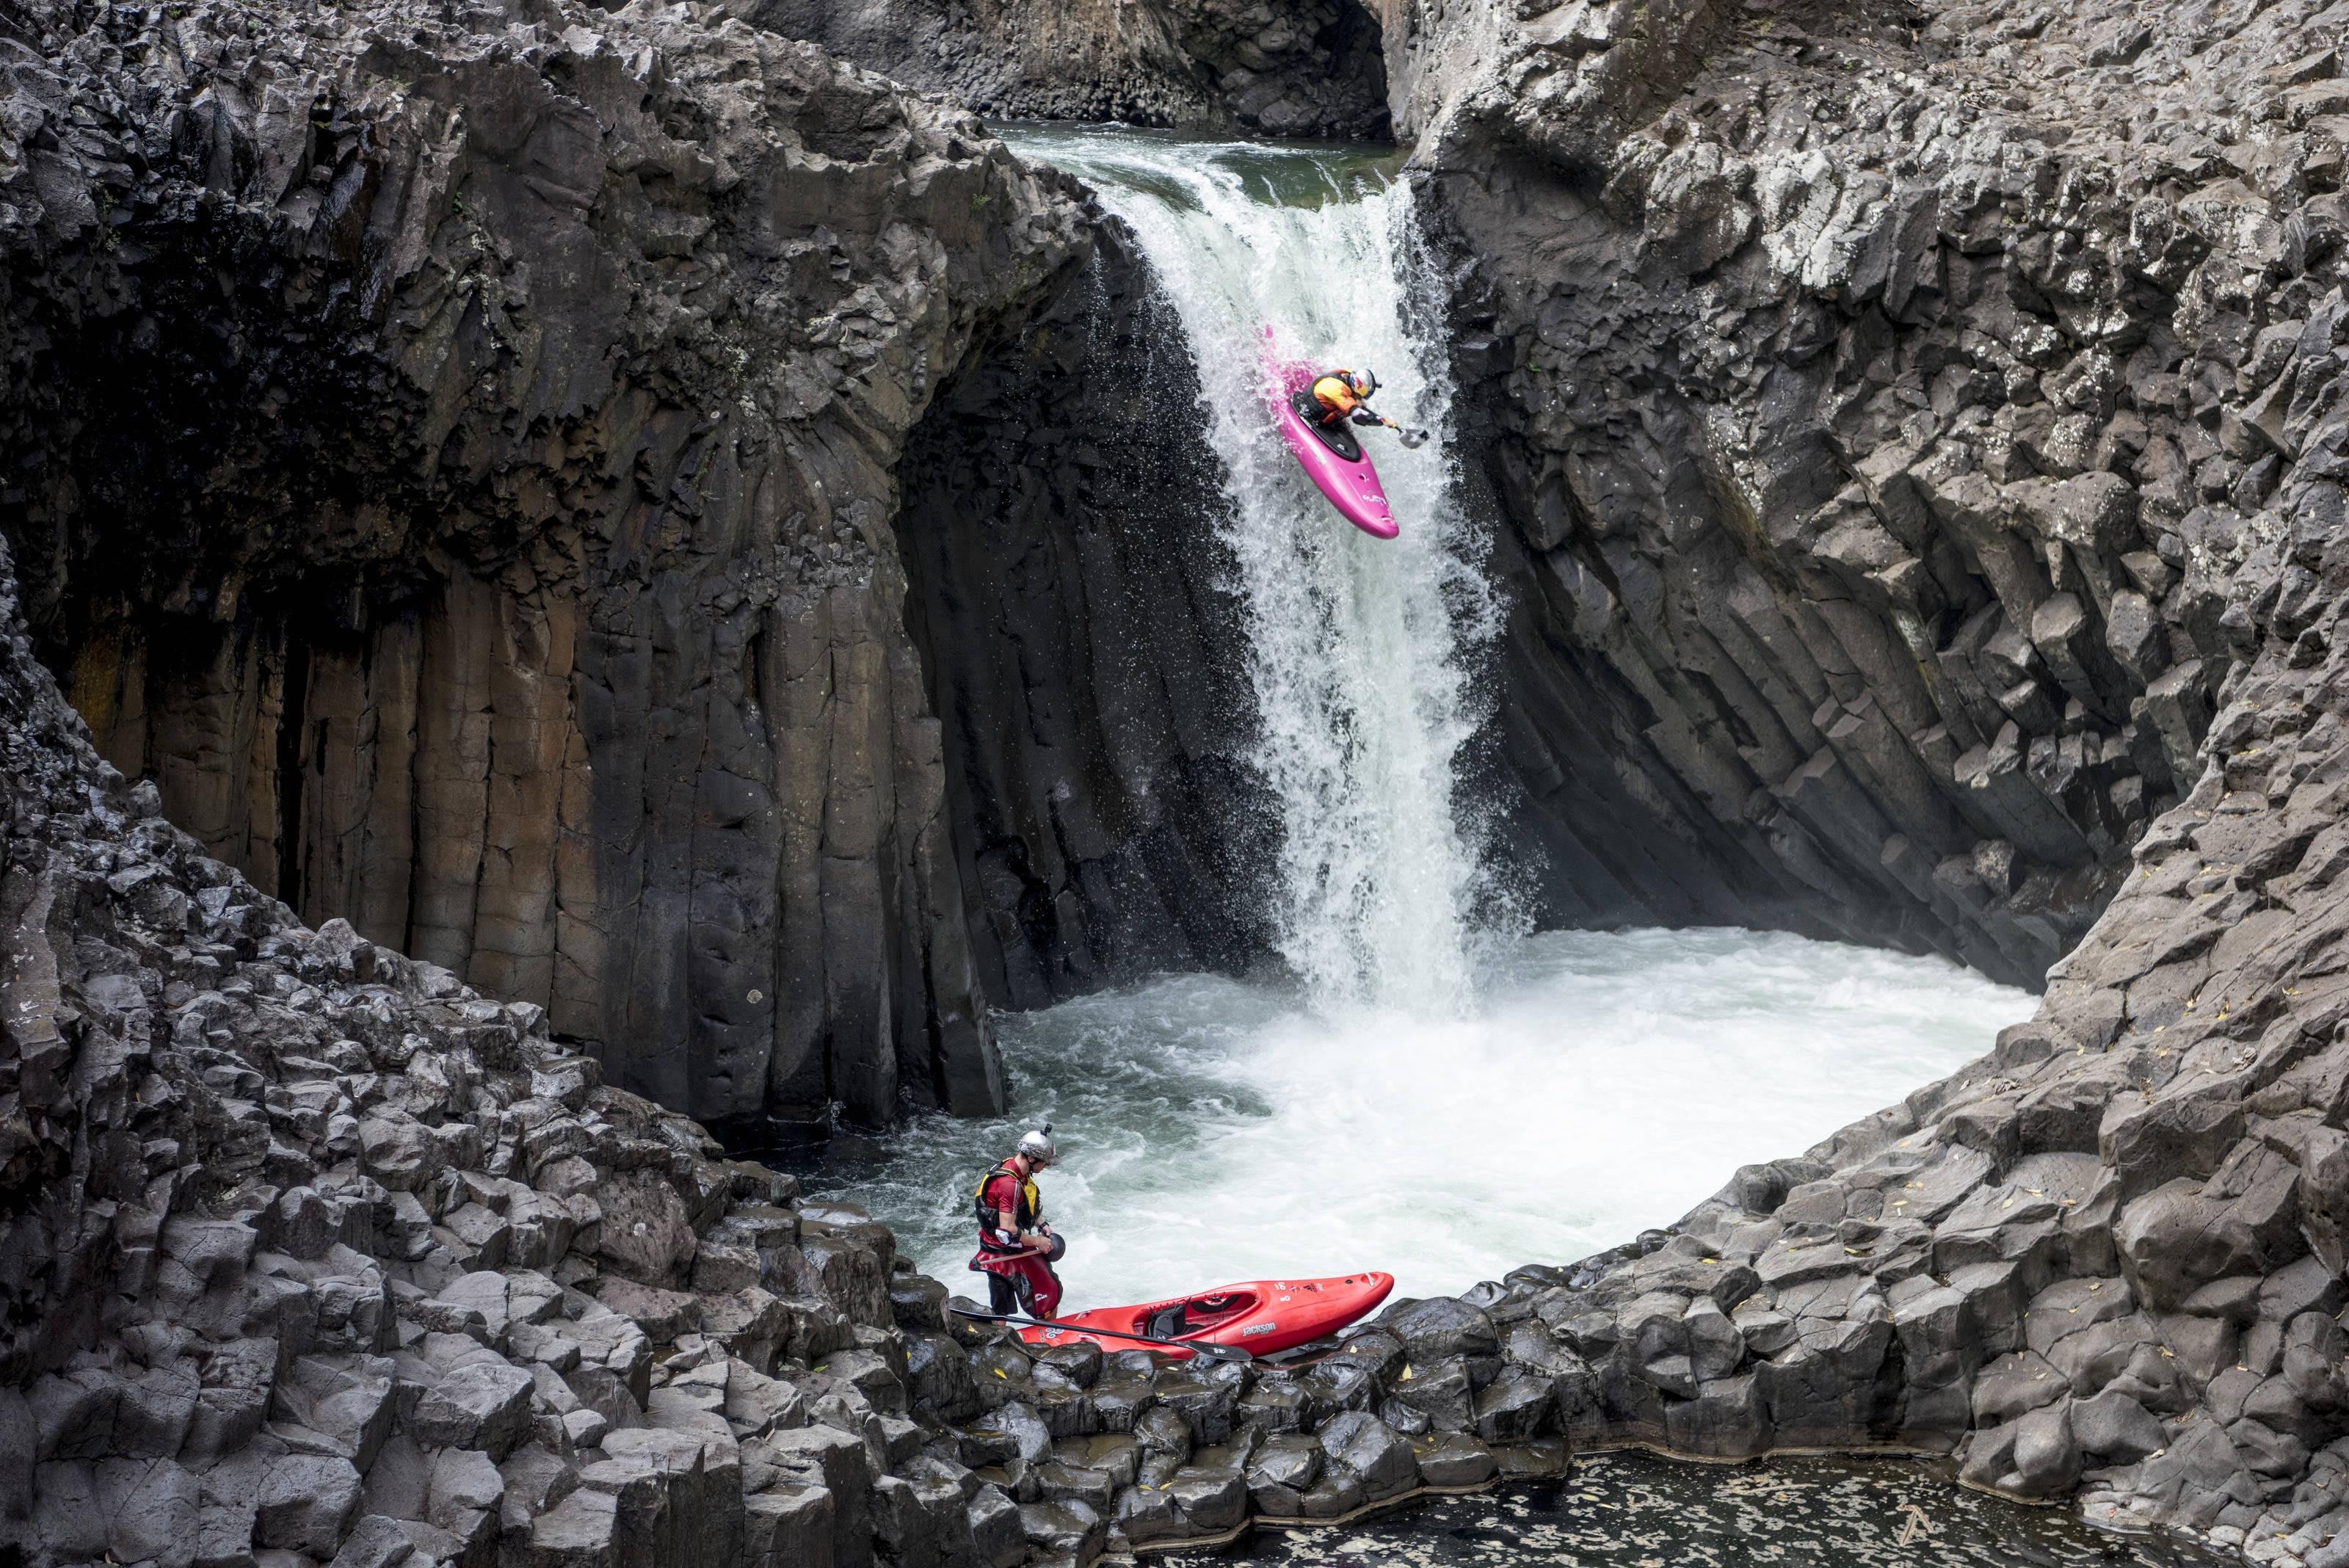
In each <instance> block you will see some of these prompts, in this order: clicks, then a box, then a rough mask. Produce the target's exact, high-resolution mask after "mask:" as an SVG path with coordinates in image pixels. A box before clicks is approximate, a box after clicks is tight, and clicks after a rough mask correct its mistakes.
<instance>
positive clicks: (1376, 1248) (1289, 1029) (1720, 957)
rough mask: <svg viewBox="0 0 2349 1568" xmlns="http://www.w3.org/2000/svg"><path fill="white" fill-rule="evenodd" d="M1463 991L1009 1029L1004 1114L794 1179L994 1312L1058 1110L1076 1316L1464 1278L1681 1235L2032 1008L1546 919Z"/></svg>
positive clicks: (1842, 968)
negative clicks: (1745, 1168)
mask: <svg viewBox="0 0 2349 1568" xmlns="http://www.w3.org/2000/svg"><path fill="white" fill-rule="evenodd" d="M1476 981H1477V984H1476V991H1477V993H1478V996H1479V998H1480V1006H1479V1009H1478V1012H1477V1015H1476V1016H1475V1017H1474V1018H1473V1019H1435V1020H1430V1019H1425V1018H1419V1017H1413V1016H1412V1015H1410V1014H1408V1013H1404V1012H1395V1011H1386V1010H1377V1009H1369V1008H1364V1009H1355V1010H1345V1009H1340V1010H1324V1011H1319V1012H1317V1011H1314V1010H1311V1009H1309V1008H1308V1007H1306V1006H1305V1005H1304V1004H1303V1001H1302V999H1301V997H1300V996H1299V994H1298V993H1297V992H1294V991H1291V990H1285V989H1278V988H1271V987H1266V986H1261V985H1251V984H1244V983H1241V982H1238V981H1229V980H1223V979H1218V978H1215V977H1209V976H1198V975H1189V976H1174V977H1168V978H1164V979H1160V980H1155V981H1149V982H1148V983H1146V984H1143V985H1141V986H1137V987H1134V988H1132V989H1129V990H1125V991H1121V992H1111V993H1107V994H1103V995H1099V996H1092V997H1088V998H1085V999H1083V1000H1081V1001H1077V1002H1068V1003H1064V1004H1062V1005H1061V1006H1058V1007H1053V1008H1049V1009H1046V1010H1043V1011H1040V1012H1030V1013H1023V1014H1017V1015H1012V1016H1008V1017H1005V1018H1003V1019H1001V1020H999V1028H1000V1032H1001V1038H1002V1043H1003V1050H1004V1055H1005V1059H1006V1062H1007V1064H1008V1066H1009V1071H1010V1073H1011V1075H1012V1078H1013V1093H1014V1096H1015V1100H1014V1103H1015V1105H1016V1106H1017V1115H1016V1116H1012V1117H1009V1118H1005V1119H1000V1120H995V1121H957V1120H956V1119H954V1118H951V1117H946V1116H935V1117H927V1118H924V1119H922V1120H919V1121H917V1122H916V1123H915V1124H914V1125H913V1126H912V1127H909V1128H906V1129H905V1130H903V1131H901V1132H897V1133H893V1134H890V1135H888V1136H887V1137H885V1138H878V1139H870V1140H868V1139H863V1138H848V1137H843V1138H838V1139H835V1140H834V1141H833V1146H832V1147H831V1148H830V1150H828V1151H827V1153H826V1154H825V1156H824V1158H823V1160H822V1162H821V1163H820V1164H818V1165H815V1166H813V1167H812V1168H811V1167H805V1166H803V1167H802V1172H803V1174H805V1175H806V1176H807V1177H808V1178H809V1181H810V1186H811V1188H812V1189H813V1190H815V1191H818V1192H823V1193H828V1194H833V1195H837V1196H841V1197H847V1198H853V1199H855V1200H856V1201H858V1202H861V1203H863V1204H864V1205H865V1206H866V1207H867V1208H868V1209H870V1210H872V1211H873V1213H874V1217H875V1218H878V1219H881V1220H886V1221H887V1222H888V1223H889V1224H891V1225H892V1226H893V1227H895V1229H896V1231H897V1232H898V1237H899V1245H900V1247H901V1248H902V1249H903V1251H905V1253H906V1254H907V1255H909V1256H910V1257H911V1258H912V1259H913V1260H914V1262H916V1265H917V1266H919V1267H920V1269H921V1270H922V1272H925V1273H927V1274H930V1275H933V1276H934V1277H936V1278H938V1279H941V1280H944V1281H945V1282H947V1286H948V1288H950V1289H952V1290H955V1291H957V1292H959V1293H965V1294H970V1295H976V1296H978V1297H980V1298H981V1299H984V1296H985V1291H984V1289H983V1288H982V1285H983V1282H981V1281H980V1280H979V1278H978V1276H977V1275H975V1274H971V1273H969V1272H966V1269H965V1265H966V1264H967V1263H968V1261H969V1257H970V1254H971V1251H972V1236H973V1231H974V1229H975V1226H974V1222H973V1220H972V1215H971V1194H972V1190H973V1189H974V1188H975V1187H976V1185H977V1183H978V1179H979V1176H980V1175H981V1173H982V1172H983V1171H984V1170H985V1169H986V1168H987V1167H988V1166H989V1165H990V1164H992V1163H993V1162H994V1161H996V1160H998V1159H1000V1158H1003V1157H1004V1156H1005V1155H1008V1154H1009V1153H1010V1152H1011V1149H1012V1147H1013V1146H1014V1144H1015V1143H1016V1141H1017V1139H1018V1137H1019V1131H1020V1129H1021V1128H1023V1127H1029V1126H1032V1125H1034V1124H1035V1123H1037V1122H1040V1121H1050V1122H1051V1123H1052V1124H1053V1130H1054V1136H1055V1137H1056V1138H1058V1140H1059V1141H1060V1144H1061V1151H1062V1158H1061V1163H1060V1164H1059V1165H1058V1166H1057V1167H1055V1168H1053V1169H1051V1170H1050V1171H1048V1172H1047V1173H1046V1174H1045V1175H1044V1177H1043V1179H1042V1181H1041V1186H1042V1189H1043V1194H1044V1206H1045V1215H1046V1218H1047V1219H1048V1220H1050V1221H1051V1222H1052V1223H1053V1224H1054V1225H1055V1226H1056V1227H1057V1228H1058V1229H1059V1230H1061V1231H1062V1232H1063V1233H1064V1234H1065V1235H1067V1237H1068V1238H1069V1252H1068V1256H1067V1258H1066V1259H1065V1260H1064V1261H1063V1262H1061V1265H1060V1272H1061V1279H1062V1281H1063V1282H1064V1283H1065V1284H1066V1286H1067V1290H1068V1295H1067V1298H1066V1310H1071V1311H1074V1310H1079V1309H1081V1308H1085V1307H1091V1306H1102V1305H1108V1304H1112V1303H1120V1302H1138V1301H1147V1300H1150V1299H1152V1298H1154V1297H1159V1296H1165V1295H1170V1294H1174V1293H1179V1292H1184V1291H1188V1290H1194V1289H1202V1288H1205V1287H1206V1286H1209V1285H1213V1284H1218V1283H1223V1282H1232V1281H1238V1280H1246V1279H1255V1278H1261V1277H1266V1276H1278V1275H1311V1274H1335V1273H1345V1272H1351V1271H1354V1270H1359V1269H1365V1268H1374V1269H1384V1270H1387V1271H1389V1272H1392V1273H1393V1274H1394V1275H1395V1276H1396V1278H1397V1284H1396V1290H1397V1293H1400V1294H1405V1295H1413V1294H1417V1295H1425V1294H1431V1293H1438V1292H1442V1293H1455V1292H1458V1291H1461V1290H1464V1289H1466V1288H1467V1287H1468V1286H1469V1285H1472V1284H1474V1283H1475V1282H1477V1281H1479V1280H1485V1279H1496V1278H1498V1277H1499V1276H1500V1275H1501V1274H1503V1273H1505V1272H1507V1271H1508V1270H1509V1269H1512V1268H1514V1267H1516V1265H1518V1264H1520V1263H1527V1262H1547V1263H1563V1262H1572V1261H1573V1260H1575V1259H1578V1258H1580V1257H1584V1256H1587V1255H1588V1254H1589V1253H1591V1252H1594V1251H1599V1250H1601V1249H1603V1248H1606V1247H1609V1246H1611V1245H1613V1244H1614V1243H1616V1242H1619V1241H1628V1240H1630V1238H1631V1237H1633V1236H1634V1235H1636V1234H1638V1233H1639V1232H1640V1231H1642V1230H1644V1229H1647V1228H1649V1227H1651V1226H1656V1225H1663V1224H1669V1223H1670V1222H1671V1221H1672V1220H1675V1219H1677V1218H1678V1217H1679V1216H1680V1215H1682V1213H1684V1212H1686V1211H1687V1210H1689V1209H1690V1208H1692V1206H1694V1205H1695V1204H1696V1203H1698V1202H1700V1201H1702V1199H1705V1198H1707V1197H1709V1196H1711V1195H1712V1194H1713V1192H1715V1191H1716V1190H1718V1189H1720V1187H1721V1185H1722V1184H1723V1182H1724V1181H1726V1180H1727V1179H1729V1177H1730V1175H1731V1173H1732V1172H1733V1171H1734V1170H1735V1169H1736V1168H1737V1167H1738V1166H1740V1165H1742V1164H1745V1163H1747V1162H1749V1161H1754V1160H1760V1159H1770V1158H1777V1157H1779V1156H1783V1155H1790V1154H1795V1153H1799V1152H1800V1151H1801V1150H1802V1149H1804V1148H1805V1147H1807V1146H1809V1145H1810V1144H1812V1143H1813V1142H1815V1141H1816V1140H1817V1139H1819V1138H1821V1137H1826V1135H1828V1134H1829V1133H1832V1132H1834V1131H1835V1130H1836V1129H1837V1128H1838V1127H1842V1126H1844V1125H1845V1124H1846V1123H1848V1122H1850V1121H1853V1120H1856V1119H1857V1118H1858V1117H1860V1116H1866V1115H1868V1113H1869V1112H1872V1111H1875V1110H1878V1109H1879V1108H1881V1107H1882V1106H1886V1105H1889V1104H1891V1103H1892V1102H1894V1101H1896V1100H1898V1099H1899V1098H1900V1096H1903V1095H1905V1094H1907V1093H1908V1092H1909V1090H1911V1089H1914V1088H1916V1087H1917V1086H1919V1085H1921V1084H1925V1083H1928V1082H1930V1081H1931V1080H1932V1079H1934V1078H1937V1077H1940V1076H1941V1075H1945V1074H1947V1073H1949V1072H1950V1071H1951V1070H1952V1069H1953V1068H1956V1067H1957V1066H1959V1065H1961V1064H1963V1063H1965V1062H1967V1061H1969V1060H1971V1059H1972V1058H1973V1057H1975V1056H1977V1055H1980V1054H1982V1052H1984V1051H1986V1050H1988V1049H1989V1048H1990V1046H1991V1044H1992V1040H1993V1039H1994V1038H1995V1036H1996V1034H1997V1033H1998V1031H1999V1030H2000V1029H2001V1028H2002V1027H2004V1026H2005V1025H2007V1024H2009V1023H2016V1022H2019V1021H2020V1020H2022V1019H2023V1018H2026V1017H2028V1016H2030V1013H2031V1011H2032V1007H2033V999H2032V998H2031V997H2030V996H2028V995H2027V994H2025V993H2024V992H2020V991H2016V990H2013V989H2011V988H2009V987H2005V986H2001V985H1996V984H1993V983H1992V982H1991V981H1986V980H1983V979H1982V978H1981V977H1980V976H1978V975H1975V974H1973V973H1971V972H1970V971H1965V970H1961V969H1959V968H1957V967H1956V966H1954V965H1952V964H1950V963H1947V962H1944V961H1940V960H1937V959H1919V958H1909V957H1904V956H1901V955H1899V954H1894V953H1884V952H1876V951H1872V950H1866V949H1860V948H1852V947H1846V946H1842V945H1839V944H1837V943H1831V942H1819V941H1812V940H1806V939H1804V938H1800V937H1793V936H1784V935H1769V934H1762V933H1756V932H1751V931H1734V930H1693V931H1662V930H1644V931H1630V932H1613V933H1609V932H1552V933H1548V934H1545V935H1541V936H1536V937H1529V938H1526V939H1523V940H1519V941H1516V942H1513V943H1508V944H1506V945H1503V946H1501V947H1500V948H1499V949H1498V950H1497V952H1496V954H1495V957H1493V958H1492V959H1490V960H1489V961H1487V962H1486V964H1485V966H1484V968H1483V969H1482V971H1480V972H1479V974H1478V975H1477V976H1476Z"/></svg>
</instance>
